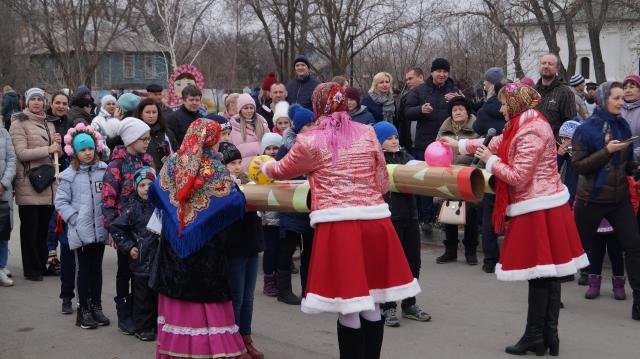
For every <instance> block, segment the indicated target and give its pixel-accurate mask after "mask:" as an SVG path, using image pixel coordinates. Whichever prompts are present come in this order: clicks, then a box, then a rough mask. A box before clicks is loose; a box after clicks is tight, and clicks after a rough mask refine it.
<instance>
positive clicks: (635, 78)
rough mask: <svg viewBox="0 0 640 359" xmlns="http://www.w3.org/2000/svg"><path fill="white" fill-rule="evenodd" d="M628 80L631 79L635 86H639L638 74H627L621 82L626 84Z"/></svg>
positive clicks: (639, 77)
mask: <svg viewBox="0 0 640 359" xmlns="http://www.w3.org/2000/svg"><path fill="white" fill-rule="evenodd" d="M628 81H633V82H635V84H636V86H638V87H640V76H638V75H629V76H627V77H625V78H624V81H622V83H623V84H626V83H627V82H628Z"/></svg>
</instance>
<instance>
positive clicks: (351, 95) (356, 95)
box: [344, 87, 360, 106]
mask: <svg viewBox="0 0 640 359" xmlns="http://www.w3.org/2000/svg"><path fill="white" fill-rule="evenodd" d="M344 92H346V93H347V98H348V99H349V100H353V101H355V102H356V103H357V104H358V106H360V91H358V89H357V88H355V87H347V89H346V90H345V91H344Z"/></svg>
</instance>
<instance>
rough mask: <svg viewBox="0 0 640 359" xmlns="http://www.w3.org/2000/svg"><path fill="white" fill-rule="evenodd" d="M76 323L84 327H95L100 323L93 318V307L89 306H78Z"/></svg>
mask: <svg viewBox="0 0 640 359" xmlns="http://www.w3.org/2000/svg"><path fill="white" fill-rule="evenodd" d="M76 325H77V326H79V327H80V328H82V329H95V328H97V327H98V323H97V322H96V321H95V320H94V319H93V316H92V315H91V309H90V308H89V307H88V306H84V307H79V308H78V314H77V316H76Z"/></svg>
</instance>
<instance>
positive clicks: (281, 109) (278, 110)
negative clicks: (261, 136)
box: [273, 101, 291, 122]
mask: <svg viewBox="0 0 640 359" xmlns="http://www.w3.org/2000/svg"><path fill="white" fill-rule="evenodd" d="M282 117H286V118H288V119H291V118H289V103H288V102H287V101H280V102H278V103H277V104H276V106H275V109H274V111H273V122H276V121H277V120H278V119H279V118H282Z"/></svg>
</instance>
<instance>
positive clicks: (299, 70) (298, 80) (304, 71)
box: [287, 55, 320, 111]
mask: <svg viewBox="0 0 640 359" xmlns="http://www.w3.org/2000/svg"><path fill="white" fill-rule="evenodd" d="M293 65H294V70H295V73H296V76H295V78H294V79H291V80H289V82H287V101H289V103H290V104H294V103H297V104H300V105H301V106H302V107H304V108H306V109H308V110H311V111H313V106H312V105H311V95H312V94H313V90H315V89H316V86H318V85H319V84H320V81H319V80H318V79H316V78H315V77H313V76H312V75H311V73H310V70H309V68H310V66H311V65H310V64H309V60H308V59H307V57H306V56H304V55H298V57H296V59H295V60H294V62H293Z"/></svg>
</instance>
